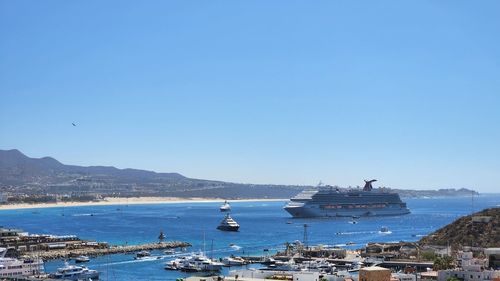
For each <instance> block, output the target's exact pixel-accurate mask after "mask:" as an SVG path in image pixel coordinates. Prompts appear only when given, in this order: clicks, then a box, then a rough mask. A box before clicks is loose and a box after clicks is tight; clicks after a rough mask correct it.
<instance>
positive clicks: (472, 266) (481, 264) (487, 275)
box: [438, 252, 500, 281]
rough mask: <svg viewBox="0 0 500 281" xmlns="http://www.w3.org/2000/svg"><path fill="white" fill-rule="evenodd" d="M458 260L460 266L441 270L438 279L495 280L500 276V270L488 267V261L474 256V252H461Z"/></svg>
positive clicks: (441, 280)
mask: <svg viewBox="0 0 500 281" xmlns="http://www.w3.org/2000/svg"><path fill="white" fill-rule="evenodd" d="M457 261H458V263H459V268H457V269H448V270H440V271H439V272H438V281H446V280H447V279H448V278H451V277H454V278H458V279H461V280H463V281H493V280H495V279H498V278H500V271H496V270H488V269H486V268H487V261H486V260H484V259H476V258H473V256H472V252H459V254H458V258H457Z"/></svg>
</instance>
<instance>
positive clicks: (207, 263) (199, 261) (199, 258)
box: [165, 252, 224, 272]
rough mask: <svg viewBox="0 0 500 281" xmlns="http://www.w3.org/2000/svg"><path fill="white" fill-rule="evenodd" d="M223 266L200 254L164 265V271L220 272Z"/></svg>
mask: <svg viewBox="0 0 500 281" xmlns="http://www.w3.org/2000/svg"><path fill="white" fill-rule="evenodd" d="M223 265H224V264H222V263H220V262H216V261H213V260H211V259H210V258H208V257H207V256H205V254H203V253H202V252H199V253H197V254H193V255H191V256H187V257H180V258H178V259H175V260H172V261H169V262H167V263H165V269H168V270H181V271H186V272H202V271H220V270H221V269H222V266H223Z"/></svg>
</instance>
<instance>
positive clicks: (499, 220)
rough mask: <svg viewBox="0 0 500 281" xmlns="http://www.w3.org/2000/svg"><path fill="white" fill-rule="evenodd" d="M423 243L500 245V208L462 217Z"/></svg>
mask: <svg viewBox="0 0 500 281" xmlns="http://www.w3.org/2000/svg"><path fill="white" fill-rule="evenodd" d="M419 243H420V244H422V245H441V246H446V245H450V246H452V247H453V248H458V247H460V246H473V247H483V248H488V247H500V208H490V209H485V210H482V211H480V212H477V213H474V214H472V215H468V216H465V217H461V218H459V219H458V220H456V221H454V222H452V223H451V224H448V225H447V226H445V227H443V228H441V229H438V230H437V231H435V232H434V233H431V234H429V235H427V236H426V237H424V238H422V239H421V240H420V241H419Z"/></svg>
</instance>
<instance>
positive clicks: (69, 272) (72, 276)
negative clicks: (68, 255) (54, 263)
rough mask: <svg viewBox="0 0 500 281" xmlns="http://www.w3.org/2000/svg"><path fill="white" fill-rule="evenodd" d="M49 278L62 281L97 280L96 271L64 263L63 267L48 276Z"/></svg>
mask: <svg viewBox="0 0 500 281" xmlns="http://www.w3.org/2000/svg"><path fill="white" fill-rule="evenodd" d="M50 277H51V278H54V279H63V280H75V281H76V280H92V281H94V280H99V272H98V271H97V270H93V269H88V268H87V267H85V266H78V265H69V264H68V263H67V262H65V263H64V267H61V268H58V269H57V272H56V273H53V274H50Z"/></svg>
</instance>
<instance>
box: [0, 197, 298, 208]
mask: <svg viewBox="0 0 500 281" xmlns="http://www.w3.org/2000/svg"><path fill="white" fill-rule="evenodd" d="M225 200H227V199H223V198H199V197H193V198H182V197H130V198H126V197H107V198H105V199H104V200H101V201H89V202H57V203H34V204H30V203H16V204H2V205H0V211H1V210H21V209H45V208H59V207H83V206H112V205H151V204H182V203H223V202H224V201H225ZM288 200H289V199H279V198H277V199H234V200H227V201H229V202H278V201H288Z"/></svg>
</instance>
